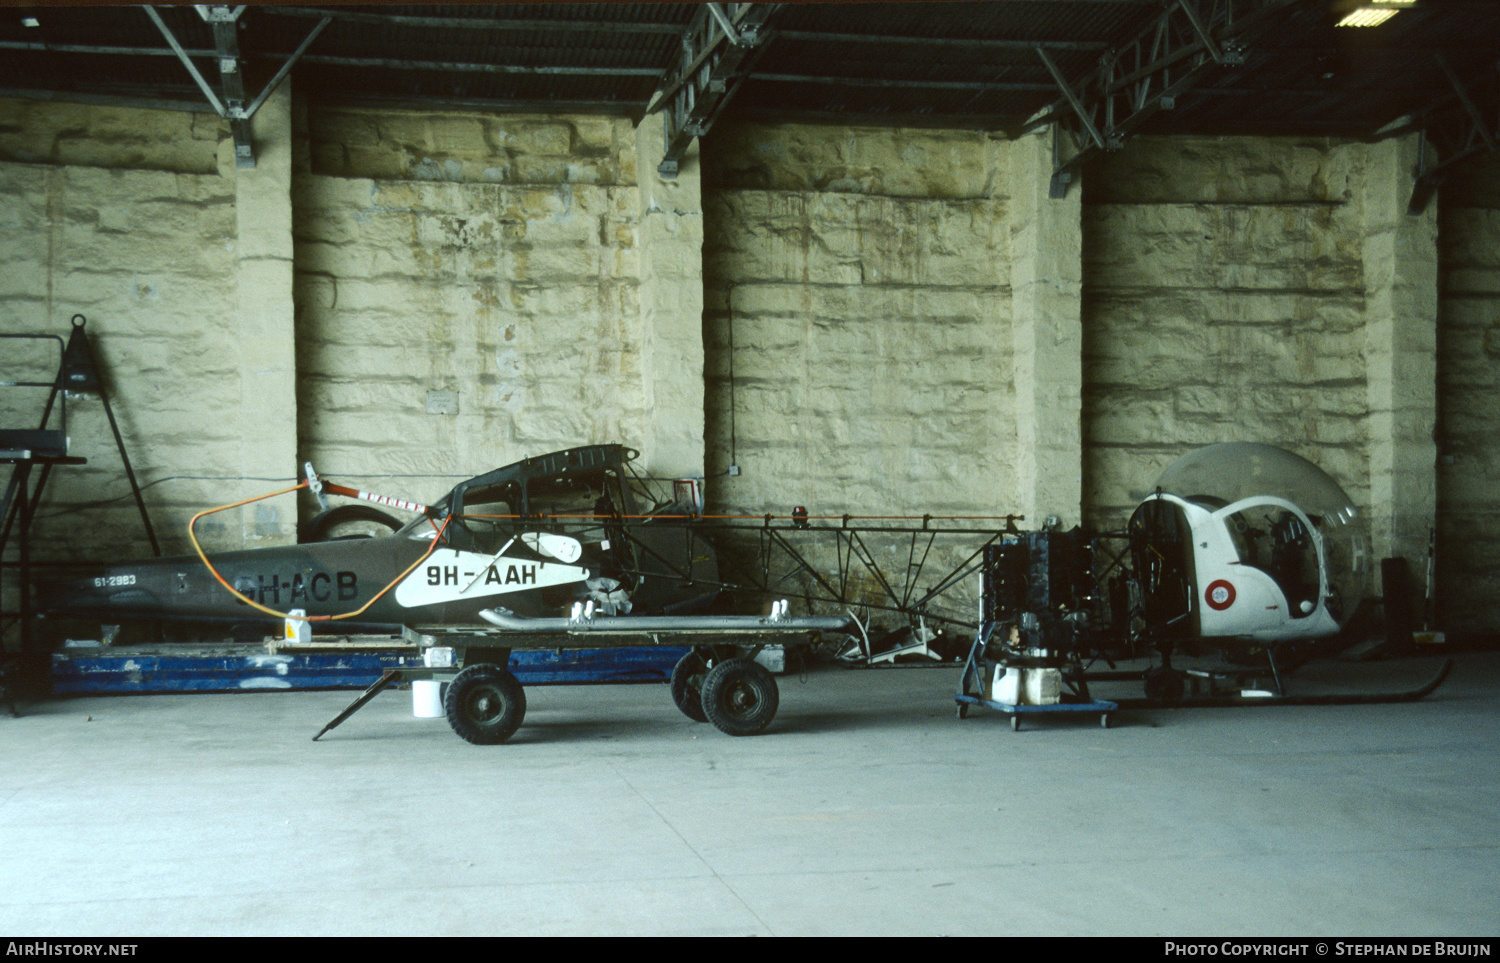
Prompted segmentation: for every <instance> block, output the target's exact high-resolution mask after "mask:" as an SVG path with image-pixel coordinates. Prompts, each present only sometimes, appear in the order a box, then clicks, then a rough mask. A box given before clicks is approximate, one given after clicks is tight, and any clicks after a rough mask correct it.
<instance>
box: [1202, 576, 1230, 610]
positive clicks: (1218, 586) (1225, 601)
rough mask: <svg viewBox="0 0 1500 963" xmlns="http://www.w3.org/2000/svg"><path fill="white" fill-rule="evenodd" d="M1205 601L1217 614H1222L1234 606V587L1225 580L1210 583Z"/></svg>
mask: <svg viewBox="0 0 1500 963" xmlns="http://www.w3.org/2000/svg"><path fill="white" fill-rule="evenodd" d="M1203 601H1205V602H1207V603H1208V607H1209V608H1211V609H1213V610H1214V611H1215V612H1222V611H1224V610H1225V609H1227V608H1229V607H1230V606H1231V605H1233V604H1234V586H1233V585H1230V584H1229V583H1228V582H1226V581H1224V580H1223V579H1219V580H1218V581H1217V582H1210V583H1208V591H1206V592H1204V593H1203Z"/></svg>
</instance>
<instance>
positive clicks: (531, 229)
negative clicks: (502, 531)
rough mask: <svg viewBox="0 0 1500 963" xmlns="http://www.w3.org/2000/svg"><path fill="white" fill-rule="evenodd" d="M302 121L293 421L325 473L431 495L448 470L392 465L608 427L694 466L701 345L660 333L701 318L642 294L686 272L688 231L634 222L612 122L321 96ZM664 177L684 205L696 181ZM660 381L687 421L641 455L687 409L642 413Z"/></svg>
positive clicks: (691, 248)
mask: <svg viewBox="0 0 1500 963" xmlns="http://www.w3.org/2000/svg"><path fill="white" fill-rule="evenodd" d="M302 130H303V133H304V135H305V137H306V139H307V142H308V157H307V161H306V167H305V170H303V171H302V172H300V173H299V174H298V176H297V178H296V183H295V203H294V208H295V228H294V231H295V236H296V261H297V280H296V287H297V305H298V340H297V346H298V355H299V371H300V382H299V383H300V392H301V393H300V403H299V411H300V413H301V429H300V437H301V447H302V451H303V453H304V455H305V456H307V457H310V458H312V459H313V461H314V463H315V465H316V466H317V467H318V468H319V470H320V472H322V473H324V474H327V475H329V476H330V477H334V478H338V477H346V478H351V477H357V478H360V479H361V481H362V483H364V484H366V485H368V486H369V487H372V488H375V489H376V490H380V491H395V492H410V493H411V495H412V496H413V497H419V498H433V497H436V496H437V495H439V494H441V493H442V491H443V490H444V489H446V488H447V487H448V485H449V484H451V481H452V479H451V477H448V478H443V477H429V480H427V481H420V480H414V479H411V478H399V479H398V478H391V477H389V476H412V475H416V476H452V475H469V474H473V473H475V472H478V471H481V470H485V469H488V468H492V467H495V466H496V465H499V464H504V463H507V462H510V461H514V460H516V459H518V458H521V457H524V456H525V455H527V454H540V453H542V452H546V451H551V450H554V449H557V448H565V447H571V446H574V445H580V444H590V443H597V442H606V441H619V442H623V443H625V444H628V445H631V446H633V447H636V448H640V449H641V450H642V451H643V454H644V455H645V456H647V457H646V458H645V459H643V460H644V461H645V462H646V465H647V467H648V468H650V469H652V470H658V471H660V470H666V471H671V472H675V473H685V474H701V472H702V428H701V421H702V413H701V412H702V405H701V401H698V400H697V397H701V390H702V389H701V384H702V360H701V349H697V350H698V356H697V357H693V356H692V354H693V350H694V349H695V347H696V346H695V345H681V344H680V343H679V342H680V338H678V337H677V336H676V335H673V334H672V333H671V328H672V326H673V325H678V326H680V325H681V324H684V323H686V324H690V325H692V326H693V329H694V331H695V332H696V325H697V317H698V310H697V307H696V305H695V304H694V302H693V301H692V299H691V298H675V299H674V298H666V300H667V301H668V302H669V303H668V305H667V307H665V308H664V309H662V310H655V309H654V308H653V309H652V310H650V311H649V312H647V311H645V310H643V306H642V303H643V300H646V301H649V303H650V304H652V305H654V304H655V303H656V302H657V301H658V300H661V299H662V297H663V296H662V295H661V293H660V290H659V289H660V287H661V283H660V282H659V281H658V275H668V274H672V275H673V276H672V278H671V280H670V281H669V282H667V283H668V284H669V286H671V287H673V288H680V287H681V285H682V281H681V277H682V276H683V274H684V273H685V272H686V273H687V274H688V275H689V276H691V277H692V278H693V280H694V285H695V286H696V265H697V260H698V250H699V248H700V247H701V240H700V239H699V238H698V237H697V236H695V235H694V234H693V233H692V232H691V231H689V232H688V233H687V235H686V236H678V237H668V236H666V235H664V234H663V232H661V231H656V230H654V229H653V228H652V227H651V224H652V221H653V218H654V219H657V220H660V219H661V207H660V205H657V206H656V207H655V209H654V210H653V205H652V203H651V202H649V201H645V200H643V197H645V192H644V191H643V189H642V187H641V184H640V179H639V178H638V175H637V171H638V164H637V160H636V151H637V149H638V146H637V134H636V132H635V131H634V130H632V128H631V126H630V124H629V122H628V121H625V120H621V119H611V118H601V117H485V116H478V115H465V114H459V115H441V114H426V115H416V114H405V113H392V112H377V111H355V110H349V111H333V110H322V111H314V112H312V114H311V116H308V117H306V118H305V119H304V120H303V122H302ZM650 180H655V175H654V168H652V169H651V177H650ZM677 193H678V194H679V195H683V196H685V200H682V203H684V204H686V205H688V206H690V207H692V208H697V206H698V203H697V197H696V189H695V185H693V184H691V183H684V184H682V185H680V186H679V187H678V188H677ZM679 199H681V198H679ZM673 203H676V202H675V201H674V202H673ZM642 233H645V234H646V235H648V236H649V237H650V238H651V240H652V248H653V249H652V251H651V252H650V254H649V255H648V256H645V257H643V254H642V243H641V235H642ZM652 259H654V263H658V264H660V263H668V264H675V265H677V267H676V268H675V269H674V270H675V274H673V271H671V270H667V271H664V270H662V269H660V268H657V267H652V266H651V261H652ZM643 293H644V294H643ZM645 294H649V295H650V298H647V297H645V296H644V295H645ZM664 342H668V343H666V344H665V345H664ZM694 389H696V391H697V392H698V395H697V397H695V396H694V394H693V391H694ZM665 397H679V398H686V399H687V401H688V407H689V408H690V409H692V410H691V411H689V412H688V414H689V415H690V416H691V420H692V421H694V422H696V423H697V427H696V428H693V427H692V426H691V425H687V426H683V425H681V424H680V423H679V426H678V431H679V432H680V434H679V435H678V436H677V437H676V438H675V439H674V441H675V444H676V447H675V448H674V449H673V450H672V451H671V452H670V453H666V452H663V453H662V457H660V458H653V457H652V456H654V455H655V454H656V453H657V451H658V450H659V449H661V448H662V447H663V446H662V445H661V444H660V443H659V439H658V436H657V434H656V432H657V428H656V421H657V420H658V419H659V418H661V417H663V416H670V417H676V418H682V417H683V415H682V412H680V411H679V410H678V409H679V408H681V407H682V403H681V402H680V401H679V402H677V403H675V404H674V405H663V407H666V408H669V409H670V410H668V411H663V412H657V411H655V410H654V405H655V404H658V403H661V402H662V401H663V399H664V398H665ZM414 484H415V485H417V486H418V487H419V488H420V489H421V490H417V491H414V490H413V485H414Z"/></svg>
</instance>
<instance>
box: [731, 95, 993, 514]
mask: <svg viewBox="0 0 1500 963" xmlns="http://www.w3.org/2000/svg"><path fill="white" fill-rule="evenodd" d="M704 156H705V161H704V164H705V172H704V189H703V193H704V208H705V211H706V215H707V236H706V238H705V242H704V257H703V261H704V264H703V274H704V281H703V285H704V290H705V310H704V334H703V337H704V345H705V351H706V353H707V369H708V386H707V390H708V401H707V408H708V414H707V425H708V428H707V431H708V455H707V461H708V471H709V475H710V484H709V500H710V505H711V506H712V509H713V510H714V511H716V512H729V513H750V514H756V513H760V512H766V511H773V512H777V513H785V512H788V511H790V510H791V508H792V507H793V504H799V505H805V506H806V507H807V508H808V510H809V511H810V512H812V513H813V514H815V515H816V514H821V513H828V514H834V515H839V514H843V513H845V512H850V513H854V514H875V515H892V514H903V513H915V514H917V515H921V514H922V513H924V512H932V513H934V514H945V513H946V514H953V513H963V514H973V513H975V512H976V511H979V510H982V509H989V510H991V511H994V512H1003V511H1010V510H1013V509H1012V507H1011V506H1010V504H1009V501H1010V498H1011V495H1012V493H1013V492H1014V490H1015V483H1014V477H1013V474H1012V471H1011V465H1012V464H1013V462H1014V458H1013V448H1014V439H1015V432H1016V427H1015V423H1014V420H1013V410H1014V400H1013V386H1012V377H1011V371H1010V351H1011V342H1010V311H1011V305H1010V297H1011V293H1010V259H1011V258H1010V250H1009V235H1008V223H1007V221H1006V198H1005V196H1004V194H1003V193H1001V192H999V190H998V189H997V187H996V181H997V180H1000V179H1003V175H1004V172H1003V171H1002V170H999V168H1000V167H1001V165H1002V164H1003V162H1004V158H1003V156H1002V155H1001V154H1000V152H999V151H998V150H997V148H996V146H995V144H994V143H993V142H991V141H990V140H988V139H987V138H986V137H984V136H983V135H980V134H972V133H961V132H953V133H937V132H928V131H880V130H859V131H854V130H848V129H841V128H818V127H802V126H793V125H785V126H757V125H746V126H737V127H732V128H723V129H721V130H720V131H718V132H716V133H715V139H714V140H713V141H712V142H711V143H710V144H709V145H707V146H706V147H705V155H704ZM731 370H732V371H733V378H732V380H731V377H730V373H731ZM731 464H735V465H737V466H738V468H739V470H740V474H739V475H738V476H737V477H730V476H729V475H728V474H727V472H728V469H729V466H730V465H731Z"/></svg>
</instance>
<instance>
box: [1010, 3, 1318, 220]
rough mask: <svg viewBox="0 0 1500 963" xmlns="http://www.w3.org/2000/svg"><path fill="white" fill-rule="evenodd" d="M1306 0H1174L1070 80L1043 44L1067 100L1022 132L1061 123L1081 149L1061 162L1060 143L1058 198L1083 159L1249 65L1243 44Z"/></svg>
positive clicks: (1040, 50)
mask: <svg viewBox="0 0 1500 963" xmlns="http://www.w3.org/2000/svg"><path fill="white" fill-rule="evenodd" d="M1298 2H1301V0H1176V2H1175V3H1172V4H1170V5H1168V6H1167V7H1165V8H1164V9H1163V10H1162V12H1161V14H1160V15H1159V16H1157V17H1156V19H1155V20H1153V21H1152V22H1151V23H1150V24H1148V25H1147V26H1146V28H1145V29H1143V30H1141V31H1140V32H1139V33H1138V34H1136V36H1135V37H1134V38H1133V39H1131V40H1130V41H1128V42H1126V43H1124V44H1121V45H1120V46H1117V47H1114V48H1113V49H1111V50H1108V51H1106V52H1105V53H1104V54H1103V55H1101V56H1100V57H1099V58H1098V61H1097V63H1096V65H1095V66H1094V67H1093V68H1092V69H1090V70H1088V71H1086V72H1083V73H1081V74H1079V75H1077V76H1075V77H1068V76H1066V75H1065V74H1064V73H1063V71H1062V70H1060V69H1059V68H1058V66H1057V65H1056V63H1055V62H1054V61H1053V59H1052V58H1051V57H1050V56H1048V53H1047V50H1046V48H1044V47H1042V46H1040V45H1038V46H1037V47H1036V48H1035V49H1036V53H1037V56H1038V57H1039V58H1040V59H1041V61H1042V63H1043V64H1045V65H1046V67H1047V69H1048V71H1049V72H1051V74H1052V77H1053V79H1054V80H1055V81H1056V82H1057V86H1058V88H1059V90H1061V92H1062V97H1061V98H1060V99H1059V100H1056V101H1054V102H1053V103H1052V104H1050V105H1049V106H1047V107H1046V108H1044V109H1043V110H1041V111H1039V112H1038V113H1037V114H1036V116H1034V117H1033V118H1032V119H1031V120H1030V121H1028V122H1027V123H1026V124H1025V125H1023V126H1022V128H1021V129H1020V130H1019V131H1018V132H1017V133H1016V136H1021V135H1023V134H1026V133H1028V132H1030V131H1033V130H1036V129H1037V128H1039V127H1043V126H1046V125H1049V124H1051V125H1057V126H1059V127H1061V128H1062V129H1063V131H1064V132H1066V133H1068V134H1071V135H1072V136H1073V139H1074V141H1075V142H1079V143H1081V144H1082V146H1081V147H1080V148H1079V149H1077V150H1075V151H1073V152H1072V153H1071V154H1070V156H1068V157H1066V158H1064V157H1063V156H1062V154H1063V151H1062V146H1063V144H1062V138H1061V137H1056V138H1054V152H1053V170H1052V185H1051V189H1050V192H1049V193H1050V194H1051V196H1052V197H1054V198H1060V197H1063V196H1065V195H1066V193H1067V189H1068V185H1069V184H1070V183H1071V182H1072V180H1073V174H1074V172H1075V171H1076V170H1077V168H1078V166H1079V164H1081V163H1082V162H1083V160H1084V159H1085V158H1086V157H1088V156H1090V155H1092V154H1094V153H1096V152H1098V151H1108V150H1118V149H1120V148H1121V147H1123V146H1124V144H1125V140H1126V139H1127V138H1128V137H1129V136H1130V135H1131V134H1132V133H1133V132H1134V131H1135V130H1137V129H1138V128H1139V127H1140V126H1141V125H1142V124H1144V123H1145V122H1146V120H1147V119H1148V118H1150V117H1151V115H1153V114H1155V113H1156V112H1157V111H1158V110H1171V109H1173V108H1174V107H1176V105H1177V98H1178V97H1180V96H1182V94H1184V93H1186V92H1187V91H1188V90H1190V89H1191V88H1192V87H1193V86H1194V85H1196V84H1198V83H1199V82H1200V81H1202V80H1203V79H1204V78H1205V77H1206V76H1208V75H1209V74H1210V73H1211V72H1212V71H1214V70H1217V69H1219V68H1222V67H1233V66H1236V65H1239V64H1243V63H1244V62H1245V60H1244V58H1245V54H1244V50H1245V45H1246V44H1247V43H1248V42H1249V41H1250V40H1251V39H1252V38H1254V37H1255V36H1257V35H1258V34H1259V33H1260V32H1262V31H1263V30H1265V29H1266V28H1267V27H1269V26H1270V24H1271V22H1272V19H1273V15H1274V14H1276V13H1278V12H1280V11H1281V10H1283V9H1285V8H1286V7H1288V6H1291V5H1292V4H1294V3H1298Z"/></svg>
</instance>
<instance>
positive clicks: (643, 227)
mask: <svg viewBox="0 0 1500 963" xmlns="http://www.w3.org/2000/svg"><path fill="white" fill-rule="evenodd" d="M635 136H636V161H635V163H636V177H637V183H638V185H639V196H640V208H639V219H638V221H637V224H638V225H639V227H638V236H637V243H636V249H637V250H638V251H639V252H640V289H639V290H640V310H641V321H642V341H641V377H642V380H643V382H644V385H645V389H646V405H647V409H648V411H649V413H650V414H649V417H648V424H649V425H650V427H649V429H648V436H647V437H645V438H642V439H640V440H639V444H640V445H641V456H642V461H643V462H644V463H645V466H646V468H647V470H649V471H650V472H652V473H653V474H655V475H658V476H662V477H668V476H670V477H684V478H685V477H690V476H702V475H703V463H704V458H703V452H704V443H703V402H704V394H703V386H704V368H703V198H702V193H701V190H700V187H699V183H700V175H699V164H698V147H697V145H696V144H694V145H693V147H692V148H691V149H690V150H689V151H688V153H687V154H686V155H685V156H684V157H683V158H682V160H681V162H680V163H679V165H678V174H677V177H676V178H674V179H672V180H667V179H664V178H662V177H661V176H660V175H659V174H657V172H656V165H657V164H659V163H661V159H662V155H663V154H664V153H665V142H664V140H663V136H662V115H661V114H653V115H652V116H650V117H647V118H646V119H645V120H643V121H641V123H640V124H639V125H638V126H637V127H636V132H635ZM622 440H623V441H628V439H622Z"/></svg>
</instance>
